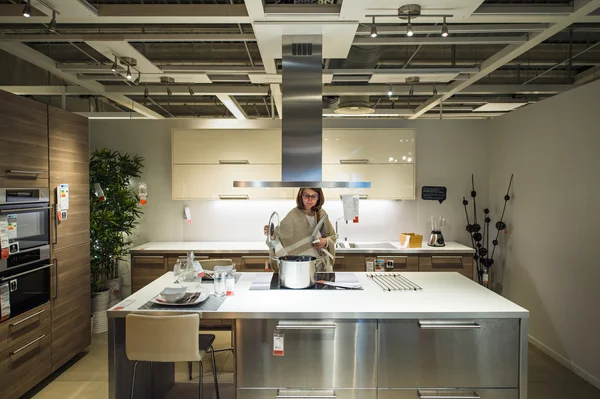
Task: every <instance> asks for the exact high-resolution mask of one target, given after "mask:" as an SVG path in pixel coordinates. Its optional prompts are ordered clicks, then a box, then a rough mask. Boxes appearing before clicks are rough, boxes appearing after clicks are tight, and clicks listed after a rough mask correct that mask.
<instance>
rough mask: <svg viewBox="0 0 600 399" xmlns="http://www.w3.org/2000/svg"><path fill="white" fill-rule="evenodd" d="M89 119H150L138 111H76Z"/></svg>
mask: <svg viewBox="0 0 600 399" xmlns="http://www.w3.org/2000/svg"><path fill="white" fill-rule="evenodd" d="M75 114H77V115H80V116H83V117H85V118H88V119H150V118H148V117H147V116H146V115H142V114H138V113H137V112H118V111H117V112H75Z"/></svg>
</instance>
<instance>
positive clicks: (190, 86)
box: [188, 85, 194, 96]
mask: <svg viewBox="0 0 600 399" xmlns="http://www.w3.org/2000/svg"><path fill="white" fill-rule="evenodd" d="M188 91H189V92H190V96H193V95H194V90H192V85H189V86H188Z"/></svg>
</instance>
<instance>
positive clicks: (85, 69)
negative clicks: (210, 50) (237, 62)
mask: <svg viewBox="0 0 600 399" xmlns="http://www.w3.org/2000/svg"><path fill="white" fill-rule="evenodd" d="M0 42H1V40H0ZM56 67H57V68H58V69H60V70H62V71H64V72H76V73H106V74H112V73H113V72H112V70H111V65H110V64H109V63H107V64H105V65H97V64H61V63H59V64H57V65H56ZM121 69H123V68H122V67H121V66H119V70H121ZM161 70H162V71H163V73H165V74H169V73H197V74H200V73H203V74H212V75H247V74H249V73H264V71H265V70H264V68H263V67H251V66H248V67H238V66H211V65H165V66H163V67H161Z"/></svg>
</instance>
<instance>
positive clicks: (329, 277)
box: [250, 273, 359, 291]
mask: <svg viewBox="0 0 600 399" xmlns="http://www.w3.org/2000/svg"><path fill="white" fill-rule="evenodd" d="M315 280H325V281H329V282H332V283H333V282H337V283H346V284H359V282H358V279H357V278H356V276H355V275H354V273H317V274H316V278H315ZM268 290H289V291H298V290H295V289H291V288H286V287H282V286H281V284H280V282H279V273H264V274H262V273H261V274H260V275H259V276H258V277H257V278H256V279H255V280H254V281H253V282H252V285H251V286H250V291H268ZM303 290H333V291H347V290H345V289H343V288H341V289H340V288H337V287H331V286H329V285H323V284H315V285H314V286H312V287H309V288H303Z"/></svg>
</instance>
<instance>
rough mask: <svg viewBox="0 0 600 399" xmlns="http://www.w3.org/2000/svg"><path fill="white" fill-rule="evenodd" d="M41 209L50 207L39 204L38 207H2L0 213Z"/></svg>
mask: <svg viewBox="0 0 600 399" xmlns="http://www.w3.org/2000/svg"><path fill="white" fill-rule="evenodd" d="M43 209H51V208H50V207H49V206H40V207H39V208H13V209H2V210H0V213H15V212H22V211H41V210H43Z"/></svg>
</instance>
